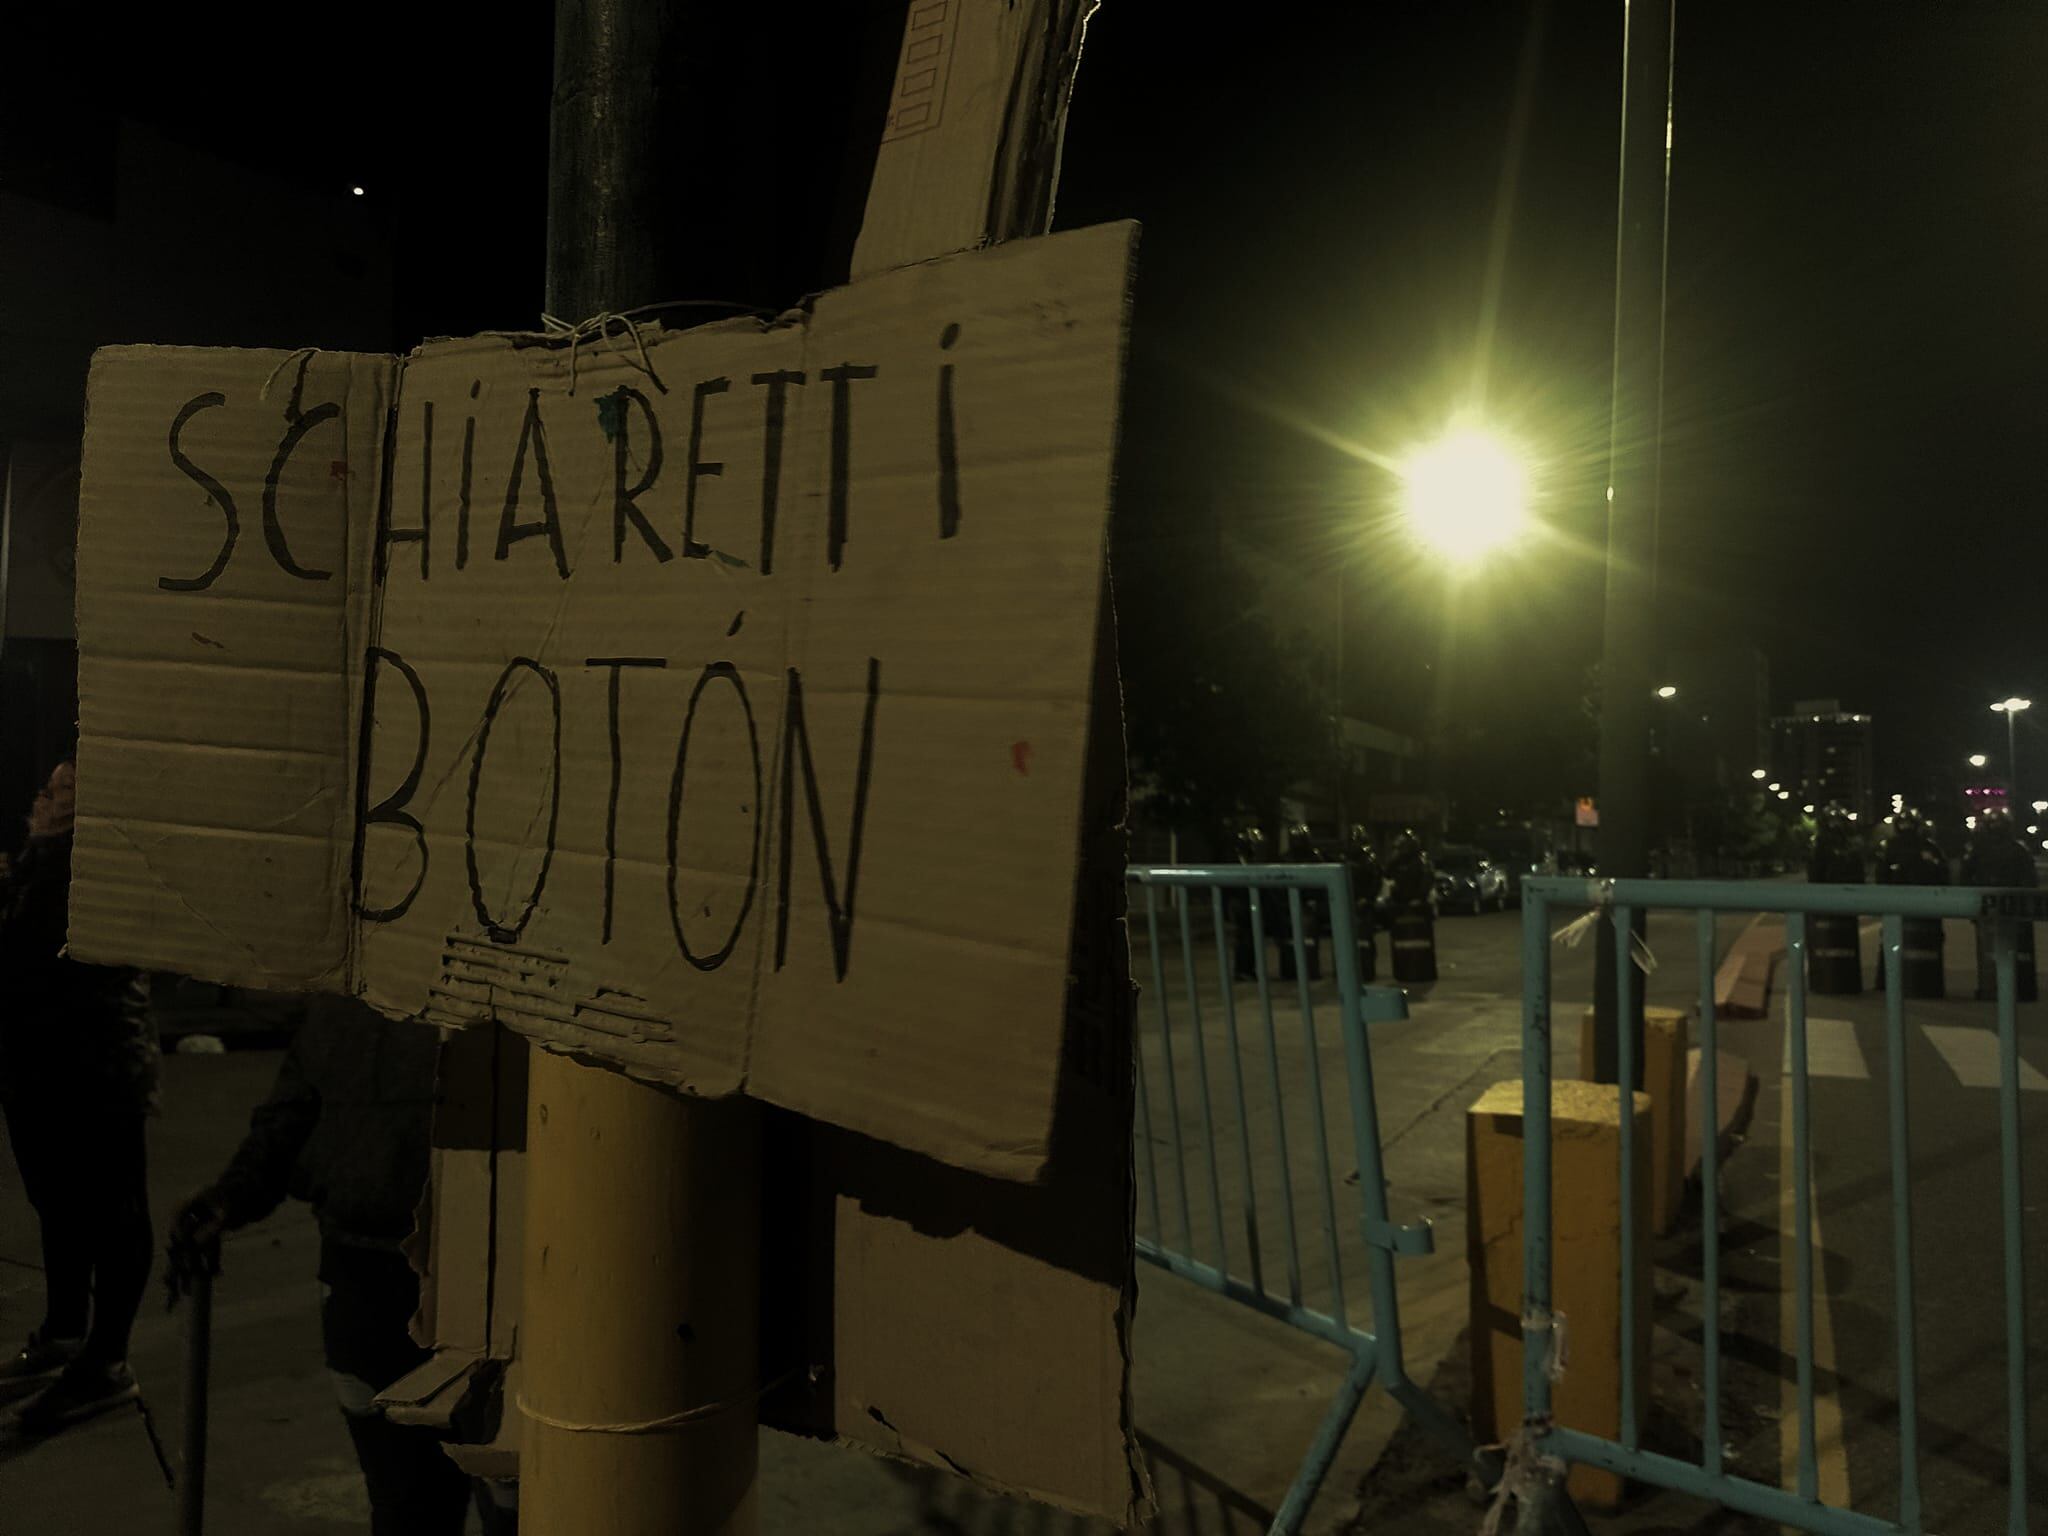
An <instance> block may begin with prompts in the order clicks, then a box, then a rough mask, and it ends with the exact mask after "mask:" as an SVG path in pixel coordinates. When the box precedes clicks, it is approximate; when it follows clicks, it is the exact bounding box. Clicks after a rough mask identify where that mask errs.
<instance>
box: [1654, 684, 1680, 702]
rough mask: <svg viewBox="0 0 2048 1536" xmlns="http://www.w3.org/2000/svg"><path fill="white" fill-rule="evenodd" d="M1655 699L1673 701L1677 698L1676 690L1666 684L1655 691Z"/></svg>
mask: <svg viewBox="0 0 2048 1536" xmlns="http://www.w3.org/2000/svg"><path fill="white" fill-rule="evenodd" d="M1657 697H1658V698H1660V699H1675V698H1677V697H1678V689H1677V688H1675V687H1674V686H1672V685H1671V684H1670V683H1666V684H1665V685H1664V686H1663V687H1662V688H1659V689H1658V690H1657Z"/></svg>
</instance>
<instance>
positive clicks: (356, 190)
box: [349, 187, 363, 197]
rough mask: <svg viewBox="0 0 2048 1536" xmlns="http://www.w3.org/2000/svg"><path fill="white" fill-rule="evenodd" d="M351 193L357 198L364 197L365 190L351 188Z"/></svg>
mask: <svg viewBox="0 0 2048 1536" xmlns="http://www.w3.org/2000/svg"><path fill="white" fill-rule="evenodd" d="M349 191H350V192H352V193H353V194H354V195H355V196H357V197H361V196H362V195H363V189H362V188H361V187H350V188H349Z"/></svg>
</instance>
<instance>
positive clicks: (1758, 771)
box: [1749, 768, 1771, 780]
mask: <svg viewBox="0 0 2048 1536" xmlns="http://www.w3.org/2000/svg"><path fill="white" fill-rule="evenodd" d="M1749 776H1750V777H1751V778H1752V779H1757V780H1763V779H1768V778H1769V777H1770V776H1771V770H1770V769H1768V768H1752V769H1750V770H1749Z"/></svg>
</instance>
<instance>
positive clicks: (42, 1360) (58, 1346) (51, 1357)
mask: <svg viewBox="0 0 2048 1536" xmlns="http://www.w3.org/2000/svg"><path fill="white" fill-rule="evenodd" d="M84 1347H85V1341H84V1340H83V1339H53V1338H49V1337H47V1336H45V1335H44V1334H43V1333H42V1332H41V1331H40V1330H38V1331H36V1332H35V1333H31V1334H30V1335H29V1336H28V1340H27V1342H26V1343H24V1344H23V1345H22V1346H21V1348H20V1349H19V1350H18V1351H16V1352H15V1354H14V1355H12V1356H11V1357H10V1358H8V1359H6V1360H0V1399H4V1398H9V1397H19V1396H21V1395H22V1394H23V1393H25V1392H33V1391H35V1390H36V1389H37V1388H39V1387H42V1386H45V1385H47V1384H48V1383H49V1382H51V1381H54V1380H55V1379H56V1377H57V1373H58V1372H59V1371H61V1370H63V1369H64V1367H65V1366H67V1365H69V1364H70V1363H71V1362H72V1361H73V1360H74V1359H76V1358H77V1356H78V1352H79V1350H81V1349H82V1348H84Z"/></svg>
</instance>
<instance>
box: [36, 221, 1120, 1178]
mask: <svg viewBox="0 0 2048 1536" xmlns="http://www.w3.org/2000/svg"><path fill="white" fill-rule="evenodd" d="M1133 235H1134V230H1133V228H1132V227H1131V226H1128V225H1112V226H1103V227H1101V228H1097V229H1090V230H1081V231H1076V232H1073V233H1069V234H1063V235H1058V236H1054V237H1050V238H1047V239H1043V240H1034V241H1019V242H1015V243H1013V244H1011V245H1008V246H1004V247H1002V248H1000V249H997V250H994V251H990V252H984V253H977V254H974V255H969V256H960V257H950V258H946V259H943V260H939V261H934V262H929V263H925V264H922V265H918V266H913V267H907V268H903V269H900V270H897V271H894V272H889V273H886V274H883V275H881V276H878V277H874V278H871V279H868V280H867V281H865V282H862V283H860V284H857V285H855V286H853V287H851V288H847V289H843V290H839V291H836V292H833V293H829V294H826V295H824V296H823V297H821V298H820V299H818V300H817V301H816V303H815V305H814V306H813V307H812V308H810V309H809V310H807V311H803V312H798V313H792V314H791V315H789V316H786V317H784V318H783V319H782V320H781V321H779V322H777V323H774V324H767V325H764V324H762V323H761V322H758V321H755V320H752V319H747V320H742V321H732V322H726V323H721V324H714V325H711V326H706V327H699V328H696V329H692V330H688V331H682V332H670V333H661V332H658V331H648V332H645V333H639V334H634V333H629V332H625V331H614V332H613V333H612V334H610V335H606V336H598V337H591V338H585V339H583V340H581V341H579V342H578V343H577V344H576V345H574V346H571V345H567V344H562V343H560V342H558V341H556V340H553V339H547V340H544V339H542V338H532V337H516V338H515V337H484V338H478V339H474V340H469V341H460V342H446V343H436V344H432V345H429V346H427V347H425V348H422V349H421V350H420V351H419V352H418V353H417V354H416V355H415V356H414V357H413V358H412V359H410V360H409V361H408V362H407V363H406V365H405V366H404V369H403V372H402V375H401V377H400V380H399V382H398V385H397V388H396V390H395V398H394V390H393V387H392V378H391V372H390V367H389V365H388V364H387V363H386V362H385V361H383V360H381V359H376V360H363V359H351V358H345V357H337V356H332V355H327V354H317V353H305V354H292V355H290V356H284V355H278V354H257V353H233V352H204V351H201V352H190V353H179V352H168V353H166V352H156V351H151V350H147V349H142V350H121V351H114V352H110V353H105V354H102V356H101V359H100V361H99V363H98V364H97V365H96V371H95V374H94V393H93V416H92V422H91V424H90V426H89V429H88V448H87V456H86V463H85V479H86V496H85V504H86V516H85V527H84V530H83V532H82V535H81V539H82V547H83V549H84V550H85V552H86V556H87V559H86V562H85V566H84V569H83V573H82V574H83V582H82V587H81V594H82V595H81V599H80V612H81V617H82V619H83V626H84V627H83V634H84V637H85V639H84V649H83V654H84V658H85V666H84V675H83V679H82V684H81V692H82V694H83V696H84V697H85V699H86V701H87V702H86V704H85V706H84V708H85V714H86V717H87V718H86V721H85V732H86V738H87V745H86V748H85V751H84V752H83V753H82V757H81V773H80V796H81V808H82V809H81V829H82V830H81V834H80V854H79V867H78V875H79V881H78V890H77V892H76V893H75V895H74V917H73V923H74V933H73V942H74V945H75V946H76V947H77V948H78V950H79V952H80V953H81V954H82V955H86V956H88V957H91V958H105V959H118V960H122V961H126V962H129V963H137V964H143V965H149V966H153V967H158V968H163V969H169V970H178V971H183V972H186V973H188V974H192V975H199V976H205V977H209V978H214V979H221V980H228V981H236V982H243V983H249V984H254V985H263V986H281V985H292V986H328V987H345V988H347V989H348V990H352V991H354V992H355V993H357V994H358V995H360V996H362V997H364V998H365V999H366V1000H367V1001H369V1002H370V1003H371V1004H372V1005H374V1006H375V1007H377V1008H379V1009H381V1010H383V1011H384V1012H386V1013H389V1014H392V1015H395V1016H421V1017H425V1018H427V1019H428V1020H430V1021H432V1022H436V1023H442V1024H450V1025H462V1024H467V1023H474V1022H480V1021H482V1020H485V1019H490V1018H496V1019H499V1020H501V1021H503V1022H504V1023H506V1024H508V1025H509V1026H511V1027H512V1028H514V1029H516V1030H519V1031H520V1032H522V1033H524V1034H527V1035H529V1036H531V1037H533V1038H536V1039H539V1040H541V1041H544V1042H546V1043H548V1044H551V1045H554V1046H557V1047H560V1048H567V1049H572V1050H576V1051H580V1052H584V1053H587V1054H589V1055H592V1056H595V1057H597V1058H600V1059H602V1060H605V1061H609V1062H611V1063H613V1064H615V1065H619V1066H622V1067H624V1068H626V1069H627V1070H629V1071H632V1072H635V1073H638V1074H641V1075H643V1076H647V1077H650V1078H654V1079H657V1080H660V1081H664V1082H668V1083H672V1084H675V1085H677V1086H680V1087H683V1088H686V1089H688V1090H690V1091H692V1092H697V1093H705V1094H725V1093H732V1092H737V1091H746V1092H749V1093H751V1094H753V1095H755V1096H756V1097H759V1098H762V1099H765V1100H767V1101H769V1102H772V1103H776V1104H781V1105H784V1106H786V1107H789V1108H793V1109H797V1110H800V1111H802V1112H803V1113H805V1114H809V1115H813V1116H816V1117H818V1118H820V1119H824V1120H827V1121H829V1122H831V1123H833V1124H837V1125H842V1126H846V1127H848V1128H850V1129H853V1130H857V1131H861V1132H863V1133H865V1134H868V1135H871V1136H875V1137H877V1138H879V1139H882V1140H885V1141H890V1142H893V1143H896V1144H899V1145H902V1146H906V1147H910V1148H913V1149H915V1150H918V1151H921V1152H925V1153H928V1154H929V1155H931V1156H933V1157H936V1158H938V1159H940V1160H941V1161H944V1162H948V1163H952V1164H956V1165H958V1166H962V1167H968V1168H974V1169H977V1170H979V1171H982V1172H986V1173H990V1174H994V1175H996V1176H998V1177H1004V1178H1020V1179H1028V1178H1032V1177H1034V1176H1036V1174H1037V1173H1038V1172H1039V1170H1040V1169H1041V1167H1042V1166H1043V1164H1044V1162H1045V1159H1046V1156H1047V1138H1048V1136H1049V1133H1050V1125H1051V1121H1052V1115H1053V1100H1054V1079H1055V1075H1056V1071H1057V1056H1058V1052H1059V1048H1060V1040H1061V1033H1062V1029H1063V999H1064V996H1065V992H1066V987H1067V977H1068V970H1069V965H1068V951H1069V947H1070V936H1071V928H1072V919H1073V879H1074V867H1075V860H1076V857H1077V849H1078V839H1079V836H1080V831H1079V828H1080V811H1081V794H1082V774H1083V758H1084V753H1085V749H1086V746H1087V743H1088V739H1089V709H1090V703H1091V698H1092V696H1093V692H1094V679H1093V672H1092V667H1093V659H1094V639H1093V637H1094V635H1095V630H1096V623H1097V617H1098V610H1099V607H1100V601H1101V595H1100V573H1101V568H1102V562H1103V559H1104V553H1105V548H1106V533H1107V523H1108V510H1109V495H1110V481H1111V467H1112V459H1113V454H1114V448H1115V434H1116V416H1117V391H1118V387H1119V384H1120V380H1121V373H1122V366H1123V343H1124V334H1125V300H1126V292H1127V285H1128V281H1129V272H1130V264H1131V256H1132V242H1133ZM173 436H175V438H176V442H177V446H176V447H175V448H173V447H172V444H171V439H172V437H173ZM387 443H388V447H387ZM267 484H270V485H273V486H274V490H268V491H267V490H266V489H265V487H266V485H267ZM209 498H210V500H209ZM231 513H233V514H234V515H232V516H231V515H230V514H231ZM380 519H381V520H380ZM231 526H232V527H234V528H235V529H236V531H237V532H238V535H239V536H238V538H237V539H236V540H234V541H233V543H232V546H231V547H229V546H228V545H227V544H226V543H225V542H224V540H223V534H224V532H225V531H226V530H227V529H228V528H230V527H231ZM166 573H168V574H169V579H170V580H171V582H172V584H171V585H168V586H167V585H165V579H166ZM364 720H367V722H368V729H366V730H361V731H359V730H358V729H357V726H358V724H359V723H360V722H362V721H364ZM352 888H353V889H354V890H355V895H354V901H355V912H356V919H357V920H356V922H355V924H354V929H353V933H352V932H351V926H350V923H349V920H348V913H349V903H350V900H351V890H352ZM351 942H352V944H353V948H352V949H351V948H350V944H351ZM345 961H346V964H345V963H344V962H345Z"/></svg>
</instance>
